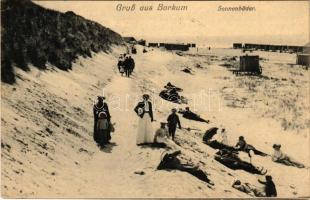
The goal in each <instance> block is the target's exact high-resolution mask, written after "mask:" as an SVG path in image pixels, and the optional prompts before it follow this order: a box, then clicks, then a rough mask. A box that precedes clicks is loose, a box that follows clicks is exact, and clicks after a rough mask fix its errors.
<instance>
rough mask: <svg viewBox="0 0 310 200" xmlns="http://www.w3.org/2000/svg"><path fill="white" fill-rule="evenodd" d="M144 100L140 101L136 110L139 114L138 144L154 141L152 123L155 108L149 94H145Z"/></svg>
mask: <svg viewBox="0 0 310 200" xmlns="http://www.w3.org/2000/svg"><path fill="white" fill-rule="evenodd" d="M142 98H143V101H141V102H139V103H138V105H137V106H136V107H135V109H134V111H135V112H136V113H137V115H138V116H139V124H138V134H137V145H141V144H148V143H152V142H153V141H154V136H153V131H152V123H151V122H153V121H154V120H153V110H152V103H151V102H150V101H149V98H150V96H149V95H148V94H144V95H143V97H142Z"/></svg>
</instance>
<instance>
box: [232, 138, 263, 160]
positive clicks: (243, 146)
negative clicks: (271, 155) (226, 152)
mask: <svg viewBox="0 0 310 200" xmlns="http://www.w3.org/2000/svg"><path fill="white" fill-rule="evenodd" d="M235 147H236V148H237V150H238V151H244V152H247V153H248V155H249V157H251V154H250V151H253V153H254V154H255V155H260V156H267V154H266V153H264V152H261V151H259V150H257V149H255V147H254V146H253V145H250V144H247V142H246V141H245V139H244V137H243V136H240V137H239V140H238V142H237V144H236V146H235Z"/></svg>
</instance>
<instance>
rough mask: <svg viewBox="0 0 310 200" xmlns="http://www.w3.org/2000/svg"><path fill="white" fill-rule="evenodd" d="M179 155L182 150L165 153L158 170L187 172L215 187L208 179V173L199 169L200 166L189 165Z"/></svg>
mask: <svg viewBox="0 0 310 200" xmlns="http://www.w3.org/2000/svg"><path fill="white" fill-rule="evenodd" d="M179 155H181V151H180V150H178V151H174V152H172V153H169V152H167V153H165V154H164V156H163V158H162V160H161V161H160V163H159V165H158V166H157V170H180V171H183V172H187V173H189V174H191V175H193V176H195V177H196V178H198V179H199V180H202V181H204V182H206V183H208V184H210V185H214V183H213V182H212V181H211V180H210V179H209V178H208V176H207V173H206V172H204V171H203V170H201V169H199V166H197V165H194V164H192V163H188V162H187V161H186V160H184V158H182V157H181V156H179ZM178 156H179V157H178ZM181 160H182V161H183V162H181ZM184 162H185V163H184Z"/></svg>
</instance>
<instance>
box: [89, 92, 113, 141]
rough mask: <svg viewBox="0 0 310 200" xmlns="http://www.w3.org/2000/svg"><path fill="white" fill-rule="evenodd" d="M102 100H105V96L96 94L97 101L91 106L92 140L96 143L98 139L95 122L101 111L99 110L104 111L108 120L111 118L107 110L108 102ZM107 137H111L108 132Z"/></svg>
mask: <svg viewBox="0 0 310 200" xmlns="http://www.w3.org/2000/svg"><path fill="white" fill-rule="evenodd" d="M104 100H105V97H103V96H98V101H97V103H96V104H94V106H93V114H94V140H95V142H97V143H98V142H99V140H98V133H97V122H98V119H99V113H101V112H104V113H106V115H107V119H108V121H109V122H110V120H111V115H110V112H109V107H108V104H107V103H106V102H105V101H104ZM109 138H110V139H111V136H110V134H109ZM110 139H109V140H110Z"/></svg>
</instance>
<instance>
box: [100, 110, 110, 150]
mask: <svg viewBox="0 0 310 200" xmlns="http://www.w3.org/2000/svg"><path fill="white" fill-rule="evenodd" d="M97 131H98V145H99V146H100V148H103V147H104V145H105V144H107V143H108V140H109V138H108V134H109V121H108V119H107V114H106V113H105V112H100V113H99V119H98V123H97Z"/></svg>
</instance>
